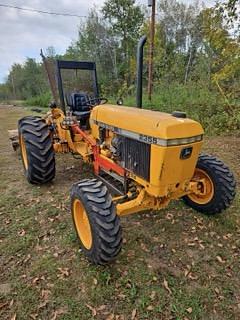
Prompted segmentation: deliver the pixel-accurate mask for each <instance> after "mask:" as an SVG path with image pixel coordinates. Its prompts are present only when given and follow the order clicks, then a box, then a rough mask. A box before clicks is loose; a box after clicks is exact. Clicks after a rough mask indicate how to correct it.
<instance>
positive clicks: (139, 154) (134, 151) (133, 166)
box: [121, 137, 151, 181]
mask: <svg viewBox="0 0 240 320" xmlns="http://www.w3.org/2000/svg"><path fill="white" fill-rule="evenodd" d="M150 150H151V145H150V144H147V143H143V142H140V141H136V140H133V139H130V138H126V137H124V138H123V143H122V148H121V161H122V162H123V166H124V167H125V168H126V169H128V170H130V171H131V172H133V173H135V174H136V175H137V176H139V177H142V178H144V179H145V180H147V181H149V179H150V170H149V169H150Z"/></svg>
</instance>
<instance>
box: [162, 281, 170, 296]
mask: <svg viewBox="0 0 240 320" xmlns="http://www.w3.org/2000/svg"><path fill="white" fill-rule="evenodd" d="M163 286H164V288H165V289H166V290H167V291H168V292H169V293H170V294H171V293H172V291H171V289H170V288H169V286H168V282H167V280H166V279H165V278H164V280H163Z"/></svg>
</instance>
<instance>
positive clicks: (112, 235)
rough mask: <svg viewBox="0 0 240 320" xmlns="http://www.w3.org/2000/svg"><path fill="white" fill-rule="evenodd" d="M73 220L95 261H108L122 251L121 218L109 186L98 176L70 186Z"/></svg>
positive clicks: (78, 233) (102, 262)
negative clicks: (117, 212) (98, 178)
mask: <svg viewBox="0 0 240 320" xmlns="http://www.w3.org/2000/svg"><path fill="white" fill-rule="evenodd" d="M71 211H72V217H73V223H74V227H75V230H76V233H77V235H78V238H79V240H80V245H81V248H82V250H83V252H84V254H85V255H86V256H87V258H88V259H89V260H90V261H91V262H93V263H94V264H100V265H103V264H107V263H109V262H111V261H112V260H114V259H115V258H116V256H117V255H118V253H119V252H120V250H121V243H122V230H121V226H120V219H119V217H118V216H117V214H116V208H115V206H114V204H113V201H112V197H111V195H110V193H109V192H108V189H107V187H106V186H105V185H104V184H103V182H102V181H100V180H97V179H85V180H81V181H80V182H77V183H75V184H74V185H73V186H72V189H71Z"/></svg>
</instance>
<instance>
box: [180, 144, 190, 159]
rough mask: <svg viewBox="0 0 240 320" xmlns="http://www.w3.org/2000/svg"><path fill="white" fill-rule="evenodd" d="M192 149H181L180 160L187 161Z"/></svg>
mask: <svg viewBox="0 0 240 320" xmlns="http://www.w3.org/2000/svg"><path fill="white" fill-rule="evenodd" d="M192 149H193V148H192V147H188V148H183V149H182V151H181V154H180V159H188V158H190V157H191V154H192Z"/></svg>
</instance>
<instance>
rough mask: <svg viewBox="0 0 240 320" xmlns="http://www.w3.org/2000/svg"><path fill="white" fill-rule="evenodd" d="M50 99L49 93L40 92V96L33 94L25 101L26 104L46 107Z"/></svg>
mask: <svg viewBox="0 0 240 320" xmlns="http://www.w3.org/2000/svg"><path fill="white" fill-rule="evenodd" d="M51 100H52V96H51V93H50V92H46V93H43V94H41V95H40V96H35V97H32V98H29V99H27V100H26V102H25V103H26V104H27V105H28V106H34V107H35V106H36V107H42V108H47V107H48V105H49V103H50V102H51Z"/></svg>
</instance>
